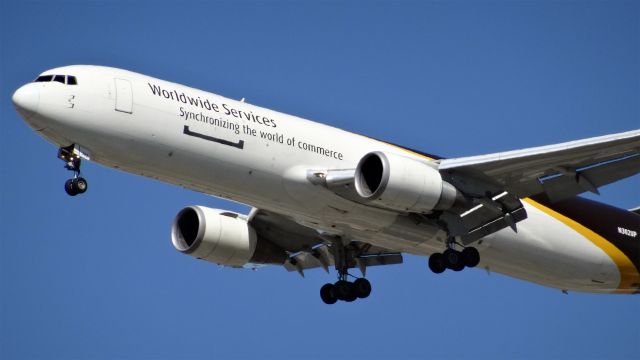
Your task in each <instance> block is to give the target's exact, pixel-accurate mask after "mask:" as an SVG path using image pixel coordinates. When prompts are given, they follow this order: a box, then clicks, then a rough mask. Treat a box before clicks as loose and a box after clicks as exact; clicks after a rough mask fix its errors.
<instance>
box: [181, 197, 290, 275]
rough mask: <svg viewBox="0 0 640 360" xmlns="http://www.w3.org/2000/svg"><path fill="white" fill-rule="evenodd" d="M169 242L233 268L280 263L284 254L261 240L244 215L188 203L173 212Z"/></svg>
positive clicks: (284, 257) (285, 256) (193, 254)
mask: <svg viewBox="0 0 640 360" xmlns="http://www.w3.org/2000/svg"><path fill="white" fill-rule="evenodd" d="M171 242H172V243H173V247H174V248H176V250H178V251H180V252H182V253H184V254H187V255H190V256H193V257H196V258H199V259H203V260H207V261H210V262H214V263H216V264H221V265H227V266H233V267H241V266H243V265H246V264H247V263H255V264H283V263H284V262H285V260H286V259H287V257H288V256H287V254H286V252H285V251H284V250H283V249H281V248H279V247H278V246H276V245H274V244H273V243H271V242H269V241H267V240H264V239H261V238H260V237H259V236H258V235H257V234H256V232H255V230H254V229H253V227H252V226H251V225H250V224H249V223H248V222H247V219H246V218H245V217H244V216H242V215H240V214H237V213H234V212H229V211H224V210H218V209H211V208H207V207H203V206H188V207H186V208H184V209H182V210H181V211H180V212H179V213H178V215H176V218H175V220H174V221H173V225H172V227H171Z"/></svg>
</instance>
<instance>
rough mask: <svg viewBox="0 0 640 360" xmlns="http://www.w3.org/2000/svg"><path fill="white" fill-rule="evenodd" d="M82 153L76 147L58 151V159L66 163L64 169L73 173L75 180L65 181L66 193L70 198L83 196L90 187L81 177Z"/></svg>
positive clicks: (72, 146) (62, 148) (63, 148)
mask: <svg viewBox="0 0 640 360" xmlns="http://www.w3.org/2000/svg"><path fill="white" fill-rule="evenodd" d="M79 154H81V152H80V151H78V150H77V147H76V145H71V146H67V147H61V148H60V149H59V150H58V158H59V159H60V160H62V161H64V162H65V165H64V168H65V169H67V170H69V171H73V178H71V179H69V180H67V181H65V183H64V191H65V192H66V193H67V194H68V195H69V196H76V195H78V194H83V193H84V192H86V191H87V188H88V187H89V186H88V184H87V180H85V178H83V177H81V176H80V163H81V161H82V160H81V157H80V155H79Z"/></svg>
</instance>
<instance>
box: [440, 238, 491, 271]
mask: <svg viewBox="0 0 640 360" xmlns="http://www.w3.org/2000/svg"><path fill="white" fill-rule="evenodd" d="M455 246H456V243H455V242H453V241H451V242H449V243H448V244H447V250H445V251H444V252H443V253H434V254H431V256H429V269H431V271H433V272H434V273H436V274H440V273H443V272H444V271H445V270H447V269H450V270H453V271H461V270H462V269H464V268H465V267H469V268H472V267H476V266H477V265H478V264H479V263H480V253H479V252H478V249H476V248H474V247H466V248H464V249H462V251H458V250H456V249H455Z"/></svg>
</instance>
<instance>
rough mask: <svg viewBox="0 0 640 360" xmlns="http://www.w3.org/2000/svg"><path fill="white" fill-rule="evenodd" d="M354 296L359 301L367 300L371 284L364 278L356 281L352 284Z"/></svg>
mask: <svg viewBox="0 0 640 360" xmlns="http://www.w3.org/2000/svg"><path fill="white" fill-rule="evenodd" d="M353 288H354V289H355V293H356V296H357V297H359V298H360V299H364V298H367V297H368V296H369V295H370V294H371V283H370V282H369V280H367V279H365V278H360V279H357V280H356V281H354V282H353Z"/></svg>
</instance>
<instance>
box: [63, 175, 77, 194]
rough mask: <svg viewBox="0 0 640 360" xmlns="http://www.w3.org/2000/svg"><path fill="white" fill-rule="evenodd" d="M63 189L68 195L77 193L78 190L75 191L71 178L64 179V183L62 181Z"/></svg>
mask: <svg viewBox="0 0 640 360" xmlns="http://www.w3.org/2000/svg"><path fill="white" fill-rule="evenodd" d="M64 191H65V192H66V193H67V195H69V196H76V195H78V192H77V191H76V188H75V187H74V186H73V179H69V180H67V181H65V183H64Z"/></svg>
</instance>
